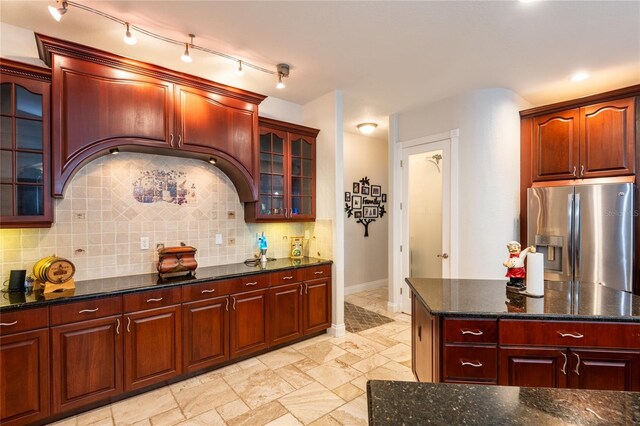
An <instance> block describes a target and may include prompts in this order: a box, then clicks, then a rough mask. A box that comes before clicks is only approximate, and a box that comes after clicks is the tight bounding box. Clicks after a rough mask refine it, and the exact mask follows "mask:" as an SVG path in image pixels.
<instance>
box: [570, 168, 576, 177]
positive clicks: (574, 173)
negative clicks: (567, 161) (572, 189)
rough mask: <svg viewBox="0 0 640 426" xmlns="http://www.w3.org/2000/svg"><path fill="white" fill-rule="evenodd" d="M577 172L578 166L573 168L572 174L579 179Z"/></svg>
mask: <svg viewBox="0 0 640 426" xmlns="http://www.w3.org/2000/svg"><path fill="white" fill-rule="evenodd" d="M577 170H578V169H577V168H576V166H573V173H571V174H572V175H573V177H578V176H576V171H577Z"/></svg>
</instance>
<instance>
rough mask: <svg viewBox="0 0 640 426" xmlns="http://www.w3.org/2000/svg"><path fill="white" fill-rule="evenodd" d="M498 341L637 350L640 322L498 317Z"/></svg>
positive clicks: (503, 342)
mask: <svg viewBox="0 0 640 426" xmlns="http://www.w3.org/2000/svg"><path fill="white" fill-rule="evenodd" d="M500 344H501V345H534V346H560V347H604V348H629V349H640V324H623V323H605V322H573V321H522V320H501V321H500Z"/></svg>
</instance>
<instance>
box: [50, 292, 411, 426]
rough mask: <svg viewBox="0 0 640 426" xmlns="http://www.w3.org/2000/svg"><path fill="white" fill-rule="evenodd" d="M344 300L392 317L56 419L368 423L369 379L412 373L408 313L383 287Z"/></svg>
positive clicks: (62, 425) (80, 425)
mask: <svg viewBox="0 0 640 426" xmlns="http://www.w3.org/2000/svg"><path fill="white" fill-rule="evenodd" d="M345 301H346V302H349V303H352V304H354V305H357V306H361V307H363V308H365V309H368V310H370V311H374V312H377V313H379V314H381V315H384V316H387V317H389V318H391V319H392V320H393V321H392V322H389V323H386V324H383V325H380V326H378V327H374V328H369V329H367V330H364V331H361V332H359V333H350V332H347V333H346V335H345V336H343V337H339V338H333V337H331V336H330V335H328V334H325V335H322V336H318V337H315V338H313V339H309V340H305V341H304V342H300V343H296V344H294V345H291V346H288V347H285V348H282V349H279V350H277V351H274V352H270V353H267V354H264V355H260V356H257V357H254V358H250V359H248V360H245V361H242V362H240V363H237V364H233V365H230V366H227V367H224V368H221V369H218V370H214V371H211V372H208V373H204V374H201V375H199V376H196V377H192V378H190V379H187V380H184V381H182V382H178V383H175V384H173V385H170V386H166V387H164V388H160V389H157V390H154V391H151V392H148V393H145V394H142V395H139V396H135V397H132V398H129V399H126V400H123V401H119V402H116V403H114V404H111V405H109V406H105V407H102V408H98V409H96V410H93V411H88V412H86V413H83V414H80V415H78V416H75V417H71V418H68V419H65V420H62V421H60V422H57V423H55V424H56V425H58V426H72V425H74V426H84V425H247V426H259V425H287V426H289V425H301V424H304V425H314V426H317V425H349V426H351V425H366V424H367V395H366V383H367V380H370V379H381V380H405V381H414V377H413V374H412V372H411V332H410V316H409V315H406V314H402V313H400V314H398V313H393V312H388V311H387V289H386V288H383V289H378V290H373V291H366V292H361V293H356V294H352V295H349V296H346V297H345Z"/></svg>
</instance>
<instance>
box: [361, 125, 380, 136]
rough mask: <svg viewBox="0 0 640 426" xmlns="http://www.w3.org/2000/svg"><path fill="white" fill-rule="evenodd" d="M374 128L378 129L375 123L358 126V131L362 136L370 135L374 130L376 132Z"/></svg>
mask: <svg viewBox="0 0 640 426" xmlns="http://www.w3.org/2000/svg"><path fill="white" fill-rule="evenodd" d="M376 127H378V125H377V124H376V123H360V124H358V130H360V133H362V134H363V135H370V134H371V133H373V131H374V130H376Z"/></svg>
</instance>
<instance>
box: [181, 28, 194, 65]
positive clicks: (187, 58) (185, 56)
mask: <svg viewBox="0 0 640 426" xmlns="http://www.w3.org/2000/svg"><path fill="white" fill-rule="evenodd" d="M194 37H195V35H193V34H189V38H190V39H191V42H190V43H185V44H184V53H183V54H182V56H181V57H180V59H182V60H183V61H184V62H186V63H188V64H190V63H191V62H193V59H192V58H191V55H190V54H189V46H191V47H193V38H194Z"/></svg>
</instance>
